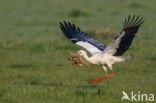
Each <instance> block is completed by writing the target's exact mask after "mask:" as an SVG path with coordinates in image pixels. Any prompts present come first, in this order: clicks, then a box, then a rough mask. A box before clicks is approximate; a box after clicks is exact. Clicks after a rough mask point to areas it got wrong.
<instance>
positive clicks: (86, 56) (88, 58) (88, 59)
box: [82, 54, 95, 64]
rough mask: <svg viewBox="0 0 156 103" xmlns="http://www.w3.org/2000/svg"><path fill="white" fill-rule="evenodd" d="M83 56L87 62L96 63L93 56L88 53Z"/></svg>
mask: <svg viewBox="0 0 156 103" xmlns="http://www.w3.org/2000/svg"><path fill="white" fill-rule="evenodd" d="M82 57H83V58H84V59H85V60H86V61H87V62H89V63H91V64H95V61H94V59H93V58H91V57H88V55H87V54H84V55H82Z"/></svg>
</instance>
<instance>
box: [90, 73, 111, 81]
mask: <svg viewBox="0 0 156 103" xmlns="http://www.w3.org/2000/svg"><path fill="white" fill-rule="evenodd" d="M113 76H114V73H112V75H108V76H105V77H102V78H99V79H94V80H91V81H89V82H88V84H89V83H94V82H95V83H99V82H100V81H101V80H103V79H107V78H110V77H113Z"/></svg>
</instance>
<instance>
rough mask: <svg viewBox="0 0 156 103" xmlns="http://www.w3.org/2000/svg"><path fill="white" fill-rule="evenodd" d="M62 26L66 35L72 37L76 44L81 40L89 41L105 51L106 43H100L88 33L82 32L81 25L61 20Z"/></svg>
mask: <svg viewBox="0 0 156 103" xmlns="http://www.w3.org/2000/svg"><path fill="white" fill-rule="evenodd" d="M60 28H61V30H62V32H63V33H64V34H65V36H66V37H67V38H68V39H70V40H71V41H72V42H73V43H74V44H75V43H76V42H79V41H84V42H88V43H90V44H92V45H94V46H95V47H97V48H98V49H99V50H101V51H104V49H105V48H106V46H105V45H103V44H102V43H100V42H99V41H98V40H95V39H93V38H91V37H90V36H89V35H87V34H86V33H84V32H82V31H81V30H80V28H79V27H76V26H75V25H74V24H71V23H70V22H68V23H67V22H66V21H64V23H62V22H60Z"/></svg>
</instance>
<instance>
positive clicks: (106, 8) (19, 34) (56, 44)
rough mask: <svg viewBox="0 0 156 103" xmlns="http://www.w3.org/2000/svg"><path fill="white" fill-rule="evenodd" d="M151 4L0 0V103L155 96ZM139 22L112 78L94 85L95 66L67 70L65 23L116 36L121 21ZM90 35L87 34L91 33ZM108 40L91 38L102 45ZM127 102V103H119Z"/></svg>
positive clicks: (108, 102) (103, 101)
mask: <svg viewBox="0 0 156 103" xmlns="http://www.w3.org/2000/svg"><path fill="white" fill-rule="evenodd" d="M155 4H156V1H154V0H148V1H147V0H142V1H136V0H129V1H127V0H114V1H113V0H77V1H76V0H13V1H11V0H0V103H120V102H121V97H122V91H123V90H124V91H126V92H127V93H130V92H131V91H134V92H136V93H137V92H138V91H140V92H141V93H147V94H148V93H153V94H156V34H155V28H156V23H155V18H156V13H155V11H156V6H155ZM129 14H139V15H141V16H143V17H144V19H145V23H144V24H143V25H142V26H141V28H140V29H139V32H138V33H137V35H136V38H135V39H134V41H133V44H132V45H131V47H130V49H129V50H128V51H127V52H126V53H125V55H128V54H131V55H133V56H134V57H133V60H132V61H129V62H125V63H119V64H115V65H113V68H114V72H115V76H114V77H113V78H111V79H106V80H102V81H101V82H100V83H98V84H88V83H87V82H88V81H89V80H91V79H96V78H98V77H102V76H104V71H103V69H102V67H101V66H96V65H95V66H94V65H93V66H83V67H78V66H76V65H72V64H71V63H70V62H69V61H68V58H69V54H70V53H71V52H77V51H78V50H79V49H82V48H81V47H78V46H75V45H73V44H72V43H71V42H70V41H69V40H68V39H67V38H66V37H65V36H64V35H63V34H62V32H61V31H60V29H59V21H63V20H69V21H71V22H72V23H75V24H76V25H78V26H80V27H81V29H82V30H84V31H90V30H96V29H101V28H110V29H111V30H112V31H113V32H115V33H116V35H117V34H118V33H119V32H120V31H121V29H122V26H123V22H124V19H125V17H127V16H128V15H129ZM92 35H93V34H92ZM116 35H113V36H111V37H110V36H109V37H107V36H105V37H101V36H98V35H97V36H94V35H93V37H94V38H96V39H98V40H100V41H101V42H103V43H105V44H108V43H109V42H110V41H111V40H112V39H113V38H114V37H115V36H116ZM124 102H128V101H126V100H125V101H124Z"/></svg>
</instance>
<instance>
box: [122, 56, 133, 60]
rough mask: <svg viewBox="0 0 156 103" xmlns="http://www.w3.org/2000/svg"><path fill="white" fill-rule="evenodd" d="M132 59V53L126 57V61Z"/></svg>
mask: <svg viewBox="0 0 156 103" xmlns="http://www.w3.org/2000/svg"><path fill="white" fill-rule="evenodd" d="M131 59H132V56H130V55H128V56H125V57H124V60H125V61H130V60H131Z"/></svg>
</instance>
